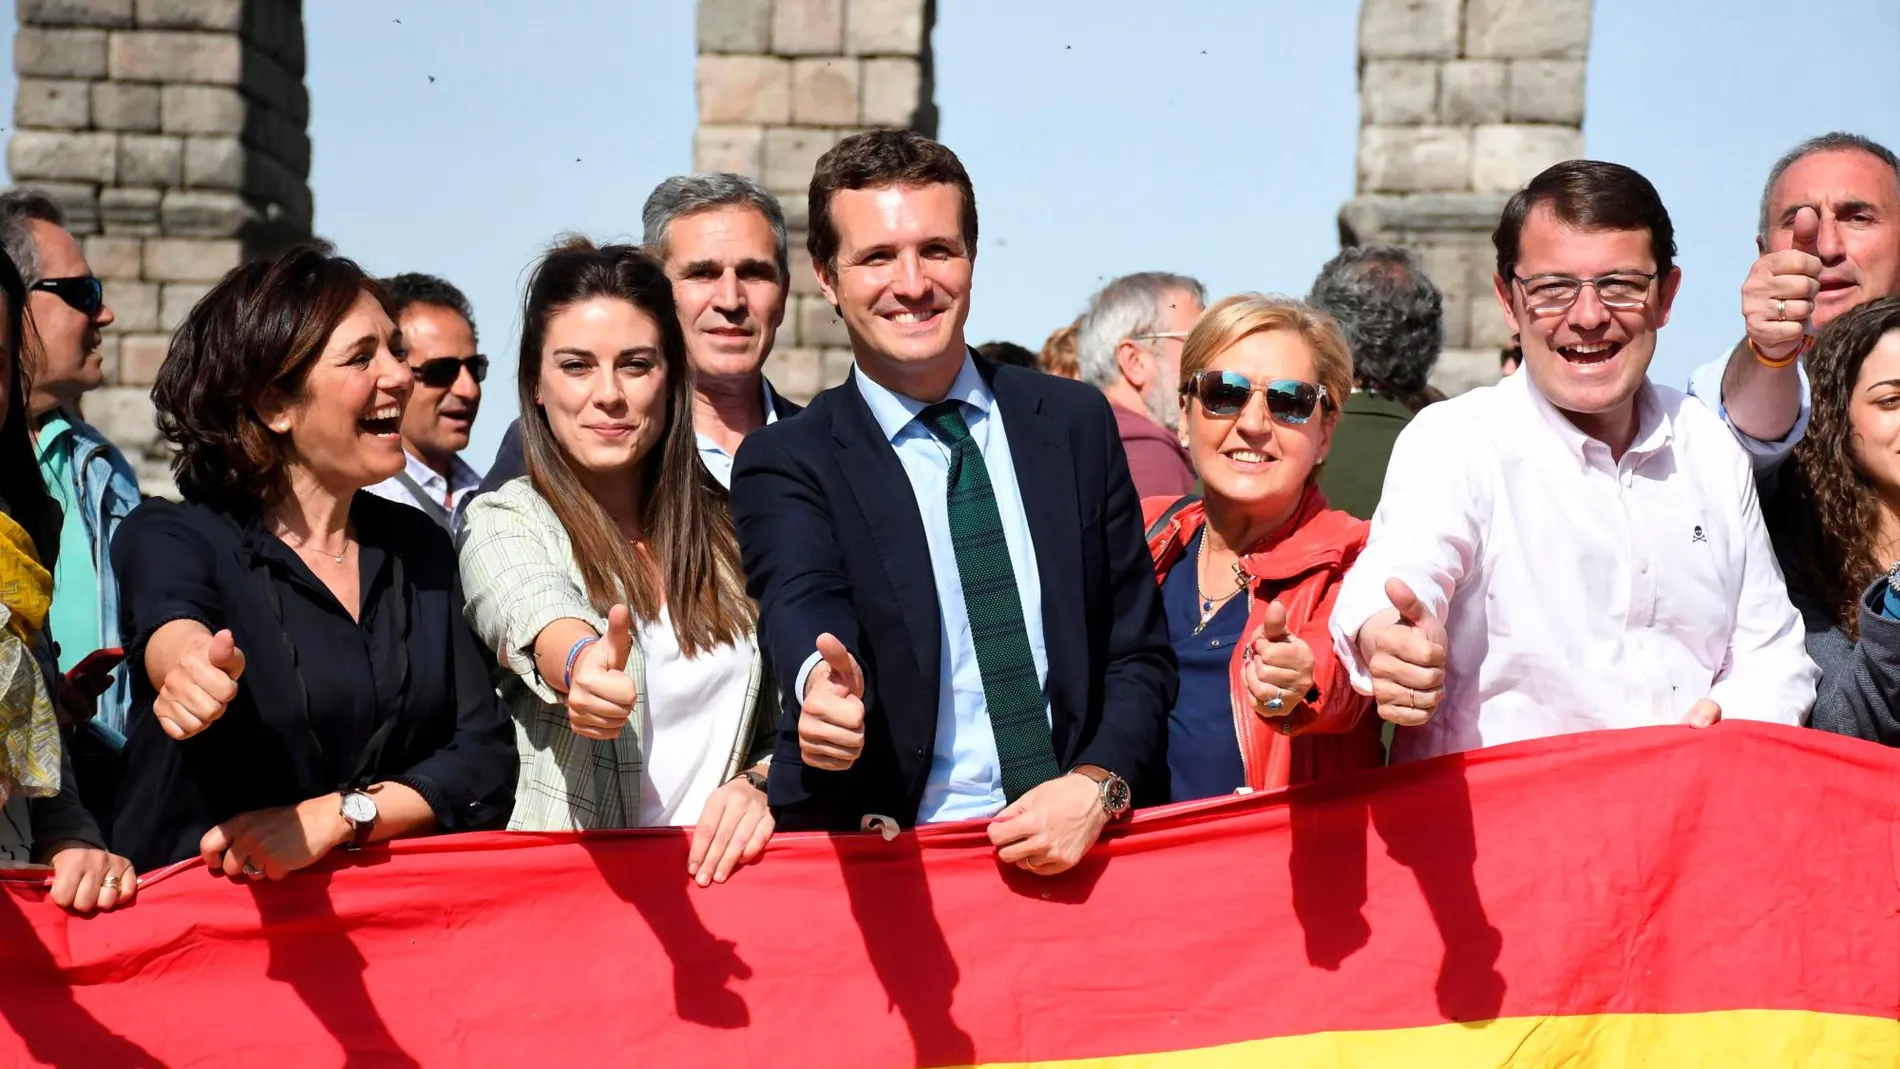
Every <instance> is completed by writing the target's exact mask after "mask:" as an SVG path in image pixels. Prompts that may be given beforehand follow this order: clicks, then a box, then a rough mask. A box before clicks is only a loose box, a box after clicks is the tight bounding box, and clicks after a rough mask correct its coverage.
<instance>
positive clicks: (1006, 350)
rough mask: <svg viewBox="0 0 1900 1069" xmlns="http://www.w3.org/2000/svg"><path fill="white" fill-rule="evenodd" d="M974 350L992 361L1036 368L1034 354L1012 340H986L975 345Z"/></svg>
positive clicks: (1030, 368) (1031, 368)
mask: <svg viewBox="0 0 1900 1069" xmlns="http://www.w3.org/2000/svg"><path fill="white" fill-rule="evenodd" d="M976 351H977V354H978V355H979V356H981V357H983V359H985V360H988V361H991V362H993V363H997V364H1008V365H1010V366H1011V367H1026V368H1028V369H1029V370H1031V371H1034V370H1036V354H1035V353H1032V352H1030V351H1029V350H1028V349H1025V348H1023V347H1022V346H1020V345H1017V344H1016V343H1015V342H1013V341H986V342H984V343H983V344H981V345H979V346H977V347H976Z"/></svg>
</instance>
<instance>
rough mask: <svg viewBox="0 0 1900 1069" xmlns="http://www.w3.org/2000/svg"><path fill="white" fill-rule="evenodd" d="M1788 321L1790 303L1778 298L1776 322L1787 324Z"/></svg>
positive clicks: (1776, 300) (1776, 301)
mask: <svg viewBox="0 0 1900 1069" xmlns="http://www.w3.org/2000/svg"><path fill="white" fill-rule="evenodd" d="M1787 320H1788V302H1787V301H1785V300H1782V299H1781V298H1780V297H1776V298H1775V321H1776V322H1778V323H1785V322H1787Z"/></svg>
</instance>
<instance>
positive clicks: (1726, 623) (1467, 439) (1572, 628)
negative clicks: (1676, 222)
mask: <svg viewBox="0 0 1900 1069" xmlns="http://www.w3.org/2000/svg"><path fill="white" fill-rule="evenodd" d="M1493 240H1494V243H1495V244H1496V246H1497V254H1498V273H1497V275H1496V277H1495V279H1494V285H1495V287H1496V290H1497V295H1498V300H1499V302H1500V303H1501V304H1502V305H1503V306H1504V315H1505V319H1506V321H1507V322H1508V323H1509V324H1510V327H1511V329H1512V330H1513V331H1514V332H1516V333H1517V334H1518V335H1519V337H1520V339H1521V342H1522V345H1523V351H1524V371H1525V372H1526V373H1525V374H1521V375H1514V376H1512V377H1511V378H1509V379H1506V380H1505V381H1504V382H1503V383H1502V384H1500V385H1498V386H1496V387H1492V388H1490V389H1483V390H1477V391H1474V392H1472V393H1470V394H1466V395H1464V396H1463V397H1459V398H1455V399H1453V400H1451V401H1447V402H1443V403H1440V404H1437V405H1433V406H1431V407H1430V408H1427V409H1425V410H1424V411H1423V412H1421V413H1420V414H1419V415H1418V417H1417V418H1416V419H1414V420H1413V421H1412V423H1411V424H1410V425H1409V426H1407V427H1406V429H1405V431H1404V432H1403V433H1402V434H1401V435H1400V437H1399V440H1398V443H1397V445H1396V446H1395V447H1394V450H1393V453H1392V462H1391V466H1390V469H1389V470H1388V472H1387V474H1386V483H1385V490H1384V493H1383V496H1382V497H1381V500H1380V503H1379V508H1378V511H1377V513H1376V514H1375V515H1374V517H1373V521H1372V534H1371V539H1370V541H1369V542H1368V544H1367V546H1366V549H1365V552H1364V553H1363V554H1361V556H1360V558H1359V561H1358V564H1357V565H1356V566H1355V567H1354V568H1353V570H1352V572H1351V574H1350V575H1348V577H1347V579H1346V582H1345V585H1344V587H1343V588H1342V590H1341V592H1340V596H1339V602H1338V606H1337V608H1336V609H1335V611H1334V613H1333V635H1334V640H1335V643H1336V645H1337V647H1338V650H1339V655H1340V658H1341V659H1342V660H1343V661H1344V662H1345V663H1346V664H1347V665H1348V666H1349V667H1350V669H1351V671H1352V673H1353V678H1354V684H1355V686H1356V687H1358V689H1359V690H1360V691H1361V692H1362V693H1369V694H1371V695H1372V696H1373V697H1374V699H1375V700H1376V701H1377V702H1378V708H1379V714H1380V715H1381V716H1383V717H1385V718H1386V719H1387V720H1390V721H1393V722H1394V723H1396V724H1399V725H1401V729H1400V731H1399V732H1398V736H1397V738H1396V740H1395V742H1394V748H1393V756H1394V758H1395V759H1397V760H1407V759H1415V758H1423V757H1431V756H1435V755H1438V754H1444V753H1453V752H1457V751H1462V750H1469V749H1474V748H1477V747H1481V746H1491V745H1496V744H1498V743H1504V742H1513V741H1517V740H1521V739H1532V738H1539V737H1543V736H1547V735H1560V734H1565V733H1568V732H1575V731H1590V730H1596V729H1600V728H1616V727H1636V726H1641V725H1650V724H1675V723H1690V724H1694V725H1697V726H1707V725H1709V724H1712V723H1714V722H1715V721H1716V720H1719V719H1721V718H1722V717H1723V716H1731V717H1739V718H1743V719H1751V720H1773V721H1778V722H1781V723H1786V724H1798V723H1800V722H1801V720H1802V718H1803V717H1804V716H1805V715H1806V713H1807V711H1808V707H1809V705H1810V704H1812V702H1813V700H1814V687H1815V680H1816V677H1817V675H1818V672H1817V671H1816V669H1815V667H1814V665H1813V663H1812V662H1811V661H1809V660H1808V656H1807V654H1806V652H1805V651H1804V650H1803V646H1802V630H1801V623H1800V619H1799V618H1798V617H1797V615H1796V614H1795V610H1794V607H1793V606H1792V605H1790V604H1789V602H1788V595H1787V590H1786V588H1785V587H1784V586H1783V584H1782V579H1781V573H1780V571H1779V569H1778V568H1777V567H1776V564H1775V558H1774V553H1773V551H1772V550H1771V548H1770V546H1769V542H1768V535H1767V532H1766V529H1765V528H1764V527H1763V525H1762V520H1761V510H1760V506H1759V505H1758V504H1757V502H1756V498H1755V486H1754V480H1753V477H1752V472H1751V470H1750V467H1749V462H1748V459H1747V457H1746V456H1745V455H1744V454H1743V452H1742V451H1741V450H1740V449H1739V448H1737V446H1736V444H1735V441H1734V439H1733V438H1732V437H1731V435H1730V434H1729V432H1728V430H1727V428H1725V427H1724V426H1723V424H1722V422H1721V421H1720V420H1719V419H1717V418H1716V417H1715V416H1714V415H1713V414H1711V413H1710V412H1709V411H1708V410H1707V409H1706V408H1704V407H1703V406H1702V405H1701V404H1699V403H1697V402H1695V401H1693V400H1690V399H1688V397H1687V396H1686V395H1684V394H1682V393H1678V392H1677V391H1675V390H1670V389H1666V388H1663V387H1658V386H1655V385H1652V384H1651V383H1650V382H1649V381H1648V379H1647V378H1646V377H1645V376H1646V372H1647V370H1648V367H1649V362H1650V358H1651V357H1652V356H1653V355H1654V353H1655V348H1656V332H1657V330H1658V328H1660V327H1661V326H1663V324H1665V323H1666V322H1668V319H1669V307H1670V304H1671V302H1672V301H1673V300H1674V298H1675V295H1676V289H1677V286H1678V284H1679V283H1680V281H1681V272H1680V270H1679V269H1677V268H1676V267H1675V266H1674V263H1673V261H1674V258H1675V238H1674V231H1673V228H1672V226H1671V224H1670V221H1669V215H1668V212H1667V211H1666V210H1664V208H1663V205H1662V201H1661V199H1660V198H1659V197H1658V196H1657V194H1656V190H1655V187H1653V186H1652V185H1650V183H1649V182H1648V181H1647V180H1646V179H1644V178H1643V177H1642V176H1641V175H1639V174H1637V173H1636V172H1635V171H1632V170H1630V169H1629V168H1627V167H1622V166H1619V165H1617V164H1610V163H1597V162H1593V161H1584V160H1573V161H1570V162H1568V163H1560V164H1558V165H1556V166H1554V167H1552V168H1550V169H1549V170H1547V171H1545V172H1544V173H1543V174H1541V175H1539V176H1537V177H1536V178H1534V179H1532V180H1531V182H1530V184H1529V185H1527V186H1526V187H1525V188H1524V189H1522V190H1520V191H1519V192H1518V193H1517V194H1516V195H1515V196H1513V197H1512V198H1511V200H1510V202H1509V203H1508V204H1507V205H1506V207H1505V209H1504V215H1503V219H1502V220H1501V221H1500V222H1499V224H1498V228H1497V232H1496V234H1495V235H1494V236H1493Z"/></svg>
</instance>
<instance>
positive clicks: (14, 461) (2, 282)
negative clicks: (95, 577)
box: [0, 256, 62, 571]
mask: <svg viewBox="0 0 1900 1069" xmlns="http://www.w3.org/2000/svg"><path fill="white" fill-rule="evenodd" d="M0 293H4V294H5V298H6V308H5V310H4V311H0V315H4V316H5V317H6V332H7V341H6V349H5V351H4V352H3V353H0V360H4V361H6V377H7V381H6V383H5V389H6V391H7V414H6V418H5V419H4V420H0V512H3V513H5V514H6V515H7V516H9V517H11V518H12V520H13V522H14V523H17V524H19V525H20V527H21V528H22V529H24V530H25V531H26V533H27V534H28V535H29V536H30V537H31V538H32V539H33V551H34V553H36V554H38V556H39V558H40V563H41V564H43V565H45V566H46V568H47V570H48V571H51V570H52V568H53V562H54V561H56V560H58V559H59V525H60V520H61V515H62V514H61V512H60V508H59V502H58V501H55V500H54V499H53V495H52V494H49V493H47V492H46V482H45V480H44V479H43V478H41V476H40V465H39V460H38V459H37V458H36V457H35V456H34V454H33V439H32V436H31V433H30V432H29V430H28V428H29V427H31V426H32V424H33V414H32V413H31V412H30V411H29V410H28V409H27V397H28V395H29V394H30V393H31V392H32V389H31V385H32V384H31V381H30V380H29V378H28V374H29V373H28V371H27V369H26V363H25V361H23V360H21V359H20V355H21V353H20V350H21V346H22V338H21V331H23V330H24V329H25V327H26V315H25V310H26V283H25V282H23V281H21V279H20V271H19V269H18V268H16V267H14V266H13V261H12V260H11V259H9V258H7V257H5V256H0Z"/></svg>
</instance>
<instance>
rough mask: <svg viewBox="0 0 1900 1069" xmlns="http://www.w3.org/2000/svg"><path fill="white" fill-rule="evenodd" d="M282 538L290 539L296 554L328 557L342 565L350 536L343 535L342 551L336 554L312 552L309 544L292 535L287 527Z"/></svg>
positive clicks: (322, 551)
mask: <svg viewBox="0 0 1900 1069" xmlns="http://www.w3.org/2000/svg"><path fill="white" fill-rule="evenodd" d="M284 537H285V538H288V539H290V542H291V544H292V545H294V546H295V547H296V548H297V552H299V553H311V552H315V553H317V554H320V555H321V556H325V557H329V558H330V559H331V560H333V561H335V562H336V563H338V564H342V563H343V557H344V555H345V554H347V553H349V551H350V536H349V534H348V533H347V532H345V534H344V535H343V549H342V550H341V551H339V552H336V553H329V552H325V551H324V550H321V549H319V550H312V549H311V548H310V546H309V544H308V543H306V542H305V541H304V540H303V539H301V538H298V537H297V536H296V534H295V533H293V532H292V531H291V529H290V528H289V527H285V528H284Z"/></svg>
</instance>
